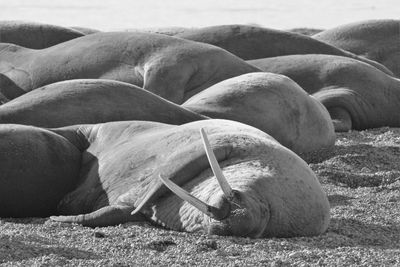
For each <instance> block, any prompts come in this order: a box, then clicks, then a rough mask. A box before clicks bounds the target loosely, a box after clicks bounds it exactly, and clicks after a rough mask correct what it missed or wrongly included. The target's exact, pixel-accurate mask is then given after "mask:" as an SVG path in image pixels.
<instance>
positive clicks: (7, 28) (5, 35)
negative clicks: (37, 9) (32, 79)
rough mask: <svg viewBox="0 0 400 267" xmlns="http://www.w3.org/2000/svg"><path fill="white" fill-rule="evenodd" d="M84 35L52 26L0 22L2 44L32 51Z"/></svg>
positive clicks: (22, 22)
mask: <svg viewBox="0 0 400 267" xmlns="http://www.w3.org/2000/svg"><path fill="white" fill-rule="evenodd" d="M83 35H84V34H83V33H82V32H80V31H77V30H74V29H71V28H65V27H61V26H56V25H51V24H44V23H37V22H26V21H0V42H2V43H11V44H16V45H20V46H23V47H27V48H32V49H43V48H47V47H50V46H53V45H56V44H59V43H62V42H65V41H69V40H72V39H75V38H78V37H81V36H83Z"/></svg>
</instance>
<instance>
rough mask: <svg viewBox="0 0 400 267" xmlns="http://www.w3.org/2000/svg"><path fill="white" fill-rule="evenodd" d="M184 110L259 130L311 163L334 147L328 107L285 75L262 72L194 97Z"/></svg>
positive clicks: (222, 83) (250, 74)
mask: <svg viewBox="0 0 400 267" xmlns="http://www.w3.org/2000/svg"><path fill="white" fill-rule="evenodd" d="M182 107H185V108H187V109H189V110H192V111H194V112H196V113H199V114H203V115H205V116H208V117H211V118H219V119H229V120H235V121H239V122H242V123H245V124H248V125H251V126H254V127H256V128H258V129H260V130H262V131H264V132H266V133H268V134H269V135H271V136H272V137H274V138H275V139H276V140H277V141H278V142H279V143H281V144H282V145H284V146H286V147H287V148H289V149H290V150H292V151H294V152H295V153H297V154H298V155H300V156H301V157H302V158H303V159H305V160H306V161H309V160H312V159H311V157H313V156H318V154H321V153H322V150H325V149H326V150H329V149H331V148H333V145H334V143H335V133H334V128H333V124H332V121H331V118H330V116H329V113H328V111H327V110H326V109H325V107H324V106H323V105H321V103H319V102H318V101H317V100H315V98H314V97H312V96H310V95H308V94H307V93H306V92H305V91H304V90H303V89H302V88H301V87H300V86H298V85H297V84H296V83H295V82H293V81H292V80H291V79H289V78H287V77H286V76H283V75H278V74H273V73H262V72H259V73H248V74H243V75H240V76H237V77H234V78H230V79H227V80H225V81H222V82H219V83H217V84H215V85H213V86H211V87H209V88H207V89H205V90H204V91H202V92H200V93H198V94H196V95H194V96H192V97H191V98H190V99H189V100H187V101H186V102H185V103H183V104H182ZM322 154H325V153H322Z"/></svg>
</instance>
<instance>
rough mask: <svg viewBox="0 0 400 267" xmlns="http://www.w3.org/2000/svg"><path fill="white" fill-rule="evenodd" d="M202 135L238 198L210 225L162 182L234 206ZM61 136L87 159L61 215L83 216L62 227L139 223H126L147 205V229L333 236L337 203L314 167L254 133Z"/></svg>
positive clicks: (87, 131)
mask: <svg viewBox="0 0 400 267" xmlns="http://www.w3.org/2000/svg"><path fill="white" fill-rule="evenodd" d="M200 128H204V129H205V132H207V135H208V137H209V140H210V143H211V146H212V149H213V150H214V153H215V155H216V158H217V160H218V162H219V164H220V165H221V167H222V171H223V173H224V175H225V176H226V179H227V181H228V182H229V184H230V185H231V186H232V188H233V189H234V190H235V195H236V196H237V197H239V198H237V197H236V199H237V200H238V202H239V204H235V205H233V206H231V208H230V213H229V214H228V216H227V217H226V218H224V219H221V220H216V219H211V218H210V217H208V216H206V215H205V214H204V213H202V212H200V211H199V210H198V209H196V208H195V207H194V206H192V205H190V204H189V203H188V202H186V201H183V200H182V199H181V198H179V197H178V196H176V195H175V194H173V193H171V192H170V190H168V189H167V188H166V187H165V186H164V185H163V183H162V182H161V181H160V179H158V175H162V176H163V177H164V178H165V179H168V180H170V181H172V182H173V183H175V184H177V185H179V186H181V187H183V188H184V189H185V190H187V191H188V192H189V193H190V194H192V195H193V196H194V197H196V198H198V199H200V200H201V201H203V202H205V203H209V204H210V205H213V206H215V207H219V206H220V205H224V203H225V204H227V201H228V200H227V199H226V197H225V196H224V194H223V193H222V191H221V188H220V186H219V185H218V183H217V181H216V178H215V176H214V175H213V174H212V172H211V170H210V166H209V163H208V161H207V157H206V154H205V151H204V148H203V144H202V142H201V139H200V134H199V129H200ZM54 131H55V132H57V133H58V134H60V135H63V136H66V137H67V138H68V139H69V140H71V142H73V143H74V144H76V145H77V147H80V149H81V151H82V152H83V158H82V168H81V173H80V177H81V180H80V182H79V185H78V186H77V188H76V189H75V190H74V191H73V192H71V193H69V194H68V195H66V196H65V197H64V199H63V200H62V201H61V202H60V204H59V209H60V212H61V213H63V214H66V215H68V214H76V216H61V217H52V219H53V220H55V221H61V222H76V223H81V224H84V225H89V226H92V227H95V226H106V225H110V224H118V223H123V222H126V221H129V220H138V214H135V216H134V217H129V215H126V214H130V212H131V211H132V210H134V209H135V208H136V207H137V206H138V205H139V204H142V208H141V209H140V212H139V213H140V215H141V216H139V217H140V219H139V220H143V219H144V218H145V219H146V220H149V221H152V222H153V223H155V224H157V225H160V226H163V227H167V228H169V229H173V230H178V231H190V232H194V231H203V232H206V233H209V234H218V235H236V236H248V237H271V236H285V237H289V236H299V235H317V234H320V233H322V232H324V231H325V230H326V228H327V226H328V223H329V203H328V200H327V198H326V195H325V193H324V192H323V190H322V188H321V186H320V184H319V182H318V180H317V178H316V176H315V175H314V173H313V172H312V171H311V169H310V168H309V167H308V165H307V164H306V163H305V162H304V161H303V160H302V159H300V158H299V157H298V156H297V155H296V154H294V153H293V152H292V151H290V150H288V149H287V148H285V147H283V146H281V145H280V144H279V143H278V142H277V141H275V140H274V139H273V138H272V137H270V136H269V135H267V134H266V133H264V132H262V131H260V130H258V129H256V128H253V127H251V126H248V125H245V124H241V123H238V122H234V121H228V120H205V121H197V122H192V123H187V124H184V125H181V126H173V125H167V124H161V123H155V122H137V121H131V122H110V123H105V124H97V125H81V126H70V127H65V128H59V129H55V130H54ZM82 140H83V141H82ZM143 200H145V202H144V204H143ZM115 214H119V215H118V216H119V217H118V218H117V219H116V215H115ZM121 214H125V215H121Z"/></svg>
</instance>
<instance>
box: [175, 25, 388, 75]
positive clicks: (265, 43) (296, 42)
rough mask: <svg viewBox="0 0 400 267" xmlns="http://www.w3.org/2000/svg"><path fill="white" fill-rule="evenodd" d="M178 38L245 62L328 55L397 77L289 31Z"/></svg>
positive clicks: (250, 29)
mask: <svg viewBox="0 0 400 267" xmlns="http://www.w3.org/2000/svg"><path fill="white" fill-rule="evenodd" d="M175 36H176V37H179V38H183V39H187V40H192V41H197V42H202V43H208V44H212V45H215V46H218V47H221V48H223V49H225V50H227V51H229V52H231V53H232V54H234V55H236V56H238V57H240V58H242V59H244V60H251V59H260V58H267V57H277V56H285V55H294V54H328V55H337V56H344V57H349V58H355V59H357V60H360V61H363V62H366V63H368V64H370V65H372V66H374V67H376V68H378V69H380V70H381V71H383V72H385V73H387V74H390V75H393V73H392V72H391V71H390V70H389V69H387V68H386V67H385V66H383V65H381V64H380V63H378V62H375V61H373V60H369V59H366V58H363V57H359V56H357V55H355V54H353V53H350V52H348V51H345V50H342V49H340V48H337V47H335V46H331V45H329V44H326V43H324V42H321V41H318V40H316V39H314V38H311V37H309V36H305V35H303V34H298V33H294V32H289V31H282V30H275V29H269V28H263V27H257V26H250V25H236V24H235V25H220V26H211V27H204V28H199V29H192V30H186V31H184V32H183V33H179V34H176V35H175Z"/></svg>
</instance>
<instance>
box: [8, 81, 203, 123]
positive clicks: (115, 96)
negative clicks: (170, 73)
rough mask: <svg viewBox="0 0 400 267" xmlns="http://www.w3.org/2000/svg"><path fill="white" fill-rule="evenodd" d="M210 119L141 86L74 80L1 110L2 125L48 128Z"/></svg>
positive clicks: (29, 94) (19, 99)
mask: <svg viewBox="0 0 400 267" xmlns="http://www.w3.org/2000/svg"><path fill="white" fill-rule="evenodd" d="M201 119H206V117H205V116H202V115H199V114H196V113H194V112H191V111H189V110H186V109H185V108H183V107H180V106H178V105H176V104H173V103H171V102H169V101H166V100H164V99H162V98H161V97H159V96H157V95H155V94H152V93H150V92H148V91H146V90H143V89H142V88H139V87H137V86H134V85H131V84H127V83H123V82H118V81H111V80H100V79H96V80H95V79H93V80H91V79H84V80H70V81H63V82H58V83H54V84H50V85H47V86H44V87H42V88H38V89H36V90H33V91H31V92H28V93H26V94H24V95H22V96H20V97H17V98H15V99H14V100H12V101H10V102H7V103H5V104H4V105H1V106H0V123H18V124H25V125H34V126H40V127H47V128H55V127H62V126H67V125H74V124H92V123H102V122H109V121H126V120H144V121H157V122H163V123H169V124H184V123H187V122H191V121H196V120H201Z"/></svg>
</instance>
